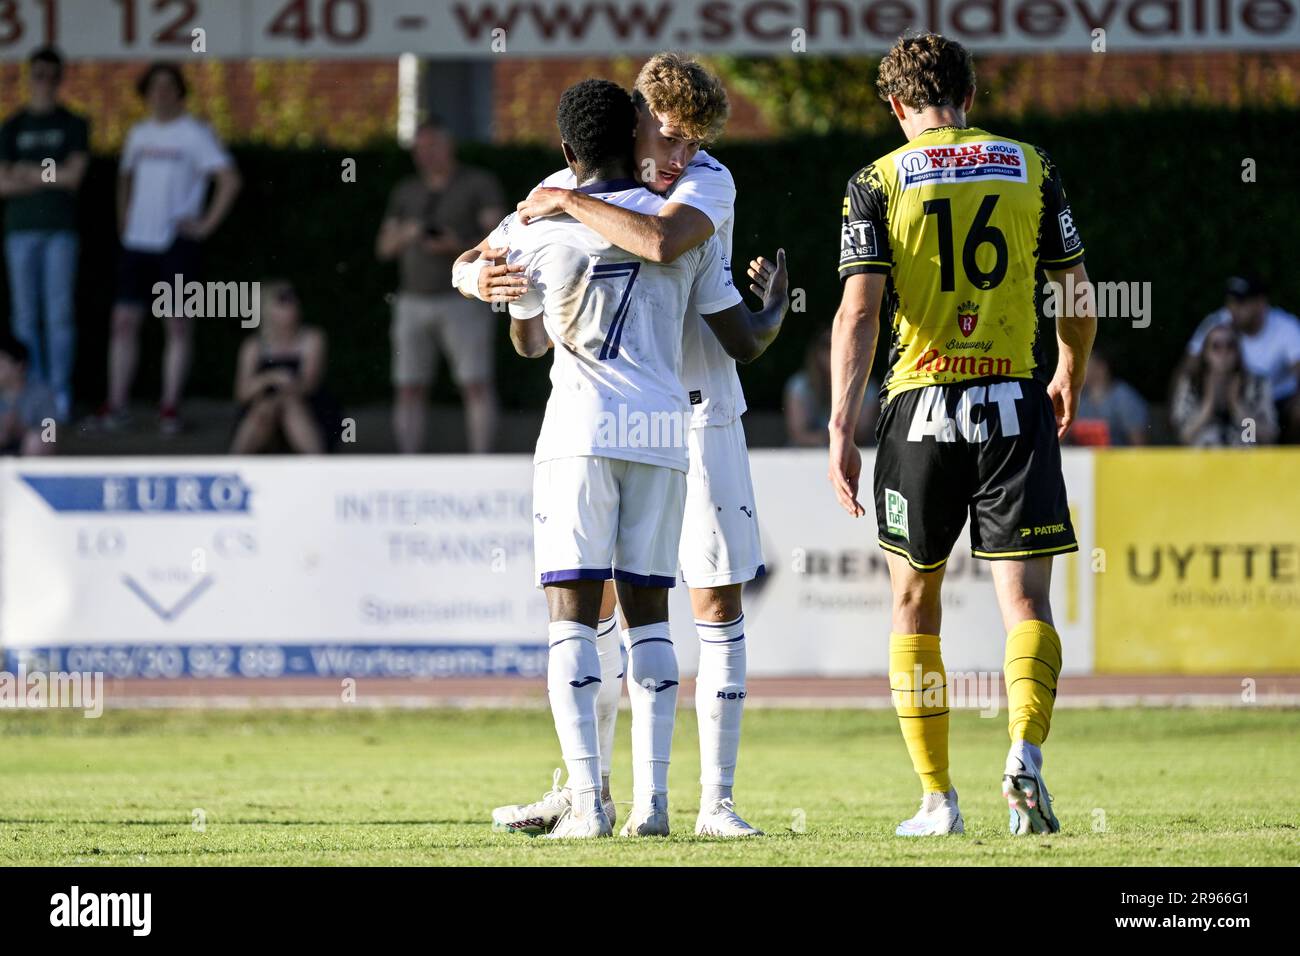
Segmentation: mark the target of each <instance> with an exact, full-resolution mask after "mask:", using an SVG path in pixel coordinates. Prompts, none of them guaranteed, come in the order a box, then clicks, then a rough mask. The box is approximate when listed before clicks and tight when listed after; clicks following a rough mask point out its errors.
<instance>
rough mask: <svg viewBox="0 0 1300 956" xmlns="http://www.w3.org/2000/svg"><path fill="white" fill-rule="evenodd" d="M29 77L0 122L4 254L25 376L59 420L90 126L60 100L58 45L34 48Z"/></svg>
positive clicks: (68, 401)
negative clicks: (47, 395) (21, 100)
mask: <svg viewBox="0 0 1300 956" xmlns="http://www.w3.org/2000/svg"><path fill="white" fill-rule="evenodd" d="M28 78H29V80H30V89H31V93H30V95H29V98H28V101H27V105H26V106H24V107H22V108H20V109H19V110H18V111H17V112H16V113H14V114H13V115H12V116H10V117H9V119H7V120H5V123H4V126H3V127H0V196H3V197H4V199H5V259H6V260H7V261H8V263H9V295H10V300H11V302H12V307H13V331H14V335H15V336H17V338H18V340H19V341H20V342H22V343H23V345H25V346H27V352H28V355H29V359H28V363H27V364H28V377H29V378H30V379H31V381H32V383H33V384H43V385H48V386H50V388H51V389H53V391H54V400H55V418H57V419H58V420H59V421H61V422H63V421H67V420H68V418H69V417H70V416H71V414H72V356H73V349H74V348H75V346H76V321H75V319H74V318H73V305H74V294H75V290H76V281H77V245H78V238H77V190H78V189H79V188H80V187H81V180H82V178H83V177H84V176H85V175H86V167H87V166H88V165H89V163H90V156H89V153H88V149H89V145H88V141H89V127H88V125H87V123H86V120H85V119H83V118H82V117H80V116H78V115H77V114H76V113H73V112H71V111H70V110H68V109H67V108H66V107H65V106H63V104H62V103H60V102H59V85H60V83H61V82H62V80H63V58H62V57H61V56H60V55H59V52H58V51H57V50H55V49H54V48H53V47H42V48H41V49H39V50H37V51H36V52H35V53H33V54H32V55H31V58H30V59H29V60H28ZM46 161H50V162H51V165H49V166H48V167H46V166H45V165H44V164H45V163H46Z"/></svg>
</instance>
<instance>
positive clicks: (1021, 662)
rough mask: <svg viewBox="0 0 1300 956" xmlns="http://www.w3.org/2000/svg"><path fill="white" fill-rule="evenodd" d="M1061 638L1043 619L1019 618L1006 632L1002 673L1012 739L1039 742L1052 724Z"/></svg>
mask: <svg viewBox="0 0 1300 956" xmlns="http://www.w3.org/2000/svg"><path fill="white" fill-rule="evenodd" d="M1060 673H1061V638H1060V637H1059V636H1058V635H1057V633H1056V629H1055V628H1054V627H1052V625H1050V624H1048V623H1047V622H1046V621H1022V622H1021V623H1019V624H1017V625H1016V626H1015V627H1013V628H1012V629H1011V633H1010V634H1008V635H1007V657H1006V663H1005V664H1004V665H1003V674H1004V677H1005V679H1006V682H1007V709H1008V711H1009V712H1010V730H1011V739H1012V740H1022V739H1023V740H1027V741H1028V742H1029V743H1031V744H1036V745H1039V746H1041V745H1042V743H1043V741H1044V740H1046V739H1047V732H1048V730H1049V729H1051V726H1052V705H1053V704H1054V703H1055V702H1056V679H1057V676H1058V675H1059V674H1060Z"/></svg>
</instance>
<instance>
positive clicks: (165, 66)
mask: <svg viewBox="0 0 1300 956" xmlns="http://www.w3.org/2000/svg"><path fill="white" fill-rule="evenodd" d="M136 89H137V91H138V92H139V94H140V96H141V97H143V98H144V100H145V102H146V103H147V104H148V106H149V113H150V115H149V117H148V118H147V119H144V120H142V121H141V122H139V123H137V124H136V125H135V126H133V127H132V128H131V131H130V132H129V133H128V134H127V137H126V145H125V147H124V148H123V150H122V164H121V168H120V171H119V175H118V180H117V216H118V232H119V234H120V235H121V238H122V256H121V259H120V260H119V264H118V279H117V283H118V284H117V298H116V302H115V304H114V306H113V314H112V318H111V319H110V325H111V332H110V338H109V347H108V399H107V400H106V401H105V403H104V404H103V406H101V408H100V410H99V413H98V416H97V417H98V423H99V424H100V425H102V426H103V427H106V428H110V429H112V428H117V427H120V426H122V425H124V424H126V422H127V421H128V420H129V416H128V413H127V407H126V405H127V400H128V398H129V397H130V392H131V383H132V381H133V380H134V379H135V370H136V364H137V360H138V356H139V347H140V342H139V340H140V324H141V321H142V320H143V318H144V314H145V311H146V309H147V308H149V306H150V304H151V303H152V301H153V297H154V296H153V288H154V285H155V284H156V283H158V282H166V283H167V284H168V285H171V284H173V283H174V282H175V281H176V276H178V275H179V276H181V280H180V281H181V282H182V283H185V282H193V281H199V279H200V276H199V271H200V243H202V242H203V240H205V239H207V238H208V236H210V235H212V233H213V232H214V231H215V230H216V229H217V227H218V226H219V225H221V222H222V220H224V219H225V218H226V214H227V213H228V212H229V211H230V208H231V206H232V205H233V204H234V202H235V196H236V195H238V193H239V189H240V179H239V172H238V170H236V169H235V165H234V162H233V161H232V160H231V158H230V154H229V153H227V152H226V150H225V147H224V146H222V145H221V142H220V141H219V140H218V139H217V137H216V134H215V133H213V132H212V129H211V128H210V127H209V126H208V125H207V124H206V123H204V122H203V121H202V120H199V119H197V118H195V117H194V116H191V115H190V114H189V113H187V112H186V111H185V96H186V92H187V90H186V86H185V78H184V76H182V75H181V71H180V68H179V67H177V66H175V65H174V64H171V63H154V64H153V65H151V66H150V67H149V68H148V69H147V70H146V71H145V73H144V75H143V76H141V77H140V81H139V83H138V84H137V87H136ZM210 181H215V184H216V188H215V190H214V191H213V194H212V200H211V202H209V203H208V204H207V208H206V209H205V208H204V200H205V199H206V197H207V195H208V186H209V182H210ZM150 311H152V310H151V309H150ZM163 330H164V332H165V338H166V344H165V345H164V347H163V371H162V378H163V382H162V401H161V403H160V408H159V420H158V425H159V428H160V429H161V431H162V432H163V434H165V435H172V434H175V433H177V432H178V431H180V428H181V421H180V415H179V406H180V400H181V393H182V391H183V390H184V387H185V377H186V374H187V373H188V371H189V366H190V355H191V350H192V347H193V317H192V316H189V317H187V316H185V315H183V314H182V315H173V316H166V317H164V318H163Z"/></svg>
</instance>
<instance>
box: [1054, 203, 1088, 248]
mask: <svg viewBox="0 0 1300 956" xmlns="http://www.w3.org/2000/svg"><path fill="white" fill-rule="evenodd" d="M1056 221H1057V222H1058V223H1060V226H1061V248H1062V249H1064V250H1065V251H1066V252H1074V250H1076V249H1078V248H1079V246H1080V244H1081V243H1082V242H1083V240H1082V239H1081V238H1080V237H1079V230H1078V229H1075V228H1074V213H1072V212H1071V211H1070V207H1069V206H1066V207H1065V208H1064V209H1062V210H1061V211H1060V213H1059V214H1057V217H1056Z"/></svg>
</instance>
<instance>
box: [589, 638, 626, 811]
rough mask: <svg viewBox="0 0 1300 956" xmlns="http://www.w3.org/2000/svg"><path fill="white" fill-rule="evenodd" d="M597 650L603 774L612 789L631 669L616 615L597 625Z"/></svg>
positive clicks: (607, 784) (603, 779)
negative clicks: (625, 677)
mask: <svg viewBox="0 0 1300 956" xmlns="http://www.w3.org/2000/svg"><path fill="white" fill-rule="evenodd" d="M596 653H597V654H598V655H600V693H599V694H597V695H596V728H597V731H598V733H599V736H600V776H601V784H602V786H603V787H604V789H606V790H608V789H609V773H610V768H611V767H612V766H613V762H614V730H615V728H616V727H617V725H618V701H619V698H620V697H622V696H623V675H624V674H625V673H626V672H627V667H626V664H627V650H626V649H625V648H624V647H623V642H622V640H620V639H619V633H618V627H617V623H616V621H615V619H614V616H613V615H610V616H609V617H607V618H605V619H604V620H603V621H601V622H600V623H599V624H597V625H596Z"/></svg>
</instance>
